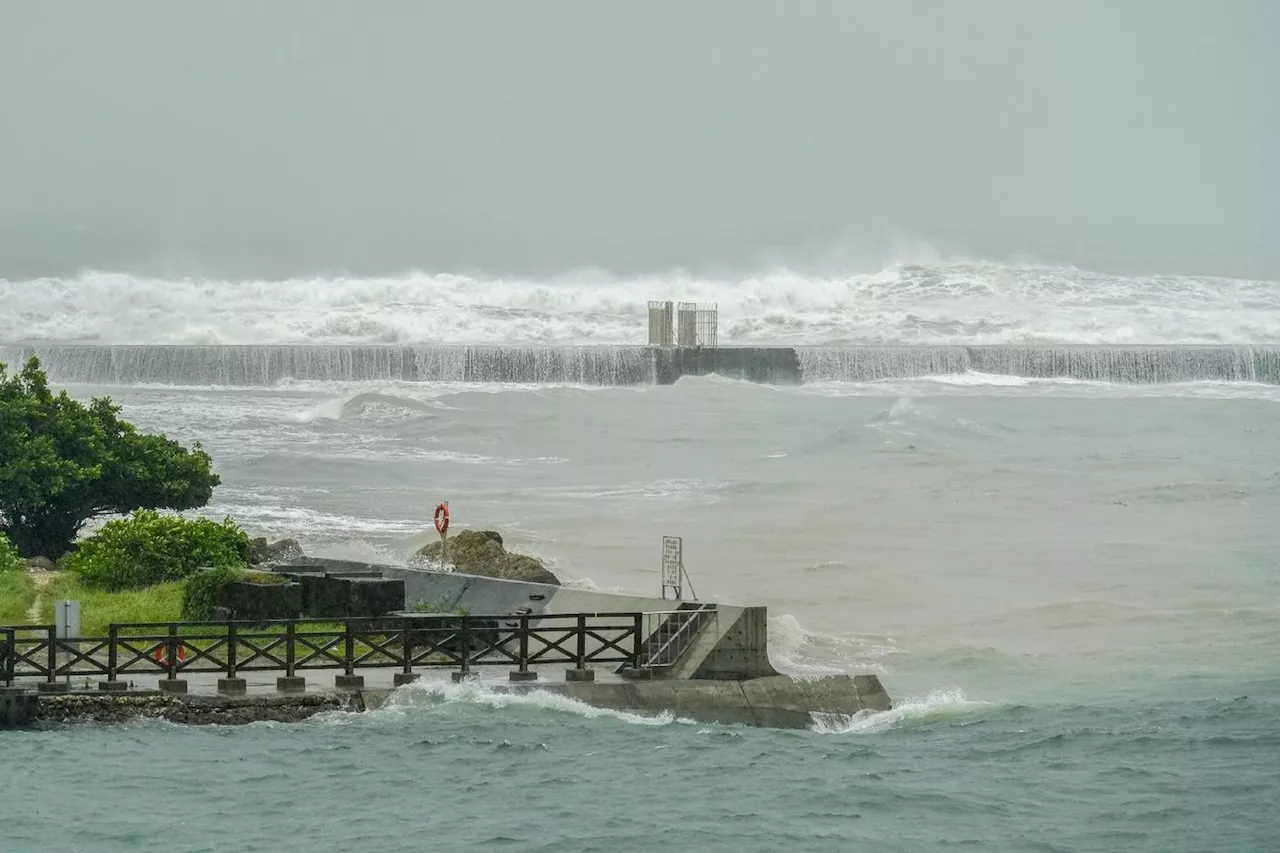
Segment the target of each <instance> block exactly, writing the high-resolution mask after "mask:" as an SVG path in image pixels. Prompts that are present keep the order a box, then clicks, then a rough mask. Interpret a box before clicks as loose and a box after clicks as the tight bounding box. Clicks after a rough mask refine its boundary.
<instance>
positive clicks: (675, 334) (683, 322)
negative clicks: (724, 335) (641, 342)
mask: <svg viewBox="0 0 1280 853" xmlns="http://www.w3.org/2000/svg"><path fill="white" fill-rule="evenodd" d="M719 322H720V310H719V306H718V305H717V304H716V303H714V302H680V303H676V302H662V301H652V302H650V303H649V346H651V347H670V346H677V347H694V348H697V347H714V346H716V333H717V327H718V325H719Z"/></svg>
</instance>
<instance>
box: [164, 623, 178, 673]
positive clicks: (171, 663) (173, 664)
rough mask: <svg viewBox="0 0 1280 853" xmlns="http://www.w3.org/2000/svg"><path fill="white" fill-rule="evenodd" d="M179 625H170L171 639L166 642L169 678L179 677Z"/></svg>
mask: <svg viewBox="0 0 1280 853" xmlns="http://www.w3.org/2000/svg"><path fill="white" fill-rule="evenodd" d="M177 639H178V624H177V623H176V622H170V623H169V639H167V640H165V654H164V656H165V660H166V661H167V662H168V667H169V678H171V679H173V678H177V677H178V643H177Z"/></svg>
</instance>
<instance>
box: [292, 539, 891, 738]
mask: <svg viewBox="0 0 1280 853" xmlns="http://www.w3.org/2000/svg"><path fill="white" fill-rule="evenodd" d="M305 561H306V562H307V563H311V564H318V565H321V566H324V567H325V568H326V569H327V570H330V571H370V570H372V571H378V572H381V573H382V574H383V575H384V576H385V577H389V578H395V579H398V580H402V581H403V582H404V585H405V597H406V603H407V604H408V605H409V606H410V607H413V606H414V605H417V606H418V607H423V608H425V609H429V610H431V611H434V612H440V613H454V612H458V611H460V610H461V611H466V612H468V613H472V614H485V615H498V614H510V613H515V612H517V611H518V610H525V611H527V612H529V613H530V614H532V615H556V614H568V613H610V612H643V613H648V614H656V613H661V612H664V611H668V612H669V611H672V610H675V609H676V608H677V607H678V606H679V605H680V604H681V603H682V602H678V601H671V600H663V599H661V598H650V597H645V596H631V595H617V594H614V593H605V592H595V591H591V590H579V589H569V588H565V587H559V586H551V585H547V584H538V583H526V582H521V581H508V580H499V579H495V578H486V577H478V576H475V575H465V574H459V573H454V572H437V571H429V570H426V569H420V568H409V567H403V566H384V565H376V564H369V563H359V562H353V561H349V560H333V559H325V558H311V557H308V558H305ZM713 606H714V608H715V609H714V612H713V613H711V614H710V615H709V618H707V619H705V620H704V621H703V622H702V623H701V627H700V630H699V631H698V633H697V635H696V637H694V638H693V639H692V641H691V642H690V643H689V644H688V645H687V646H686V647H685V648H684V649H683V651H682V652H681V653H680V655H679V657H678V659H677V660H675V661H674V663H673V665H672V666H671V667H670V669H669V671H666V672H664V673H662V674H661V675H659V676H655V677H653V678H652V679H645V680H639V681H637V680H632V679H626V680H619V679H618V678H617V676H612V674H609V675H610V676H611V677H606V678H603V679H599V680H593V681H585V682H584V681H571V680H568V679H567V675H568V674H569V673H565V674H564V675H562V674H561V673H560V672H559V671H557V670H555V669H551V670H549V671H548V672H546V673H544V675H545V677H544V678H541V679H539V681H538V682H537V684H536V689H539V690H546V691H550V692H555V693H559V694H562V695H565V696H569V697H571V698H573V699H577V700H579V701H582V702H585V703H586V704H589V705H595V706H598V707H604V708H612V709H616V710H624V711H635V712H639V713H646V714H658V713H663V712H670V713H673V714H676V715H677V716H682V717H687V718H690V719H694V720H698V721H700V722H715V723H728V724H740V725H762V726H774V727H781V728H804V727H807V726H809V725H811V724H812V723H813V721H814V719H815V715H823V714H831V715H852V714H855V713H858V712H860V711H883V710H888V709H889V708H890V707H891V701H890V699H889V695H888V693H887V692H886V691H885V689H884V687H883V685H881V683H880V680H879V679H878V678H877V677H876V676H874V675H869V674H861V675H834V676H827V677H824V678H819V679H796V678H792V677H791V676H788V675H785V674H780V673H779V672H778V671H777V670H776V669H775V668H774V666H773V664H772V662H771V661H770V660H769V648H768V646H769V631H768V611H767V609H766V608H765V607H759V606H741V605H733V604H722V603H716V604H715V605H713ZM494 689H498V690H523V689H530V687H529V686H528V685H522V684H512V685H498V686H496V687H494ZM366 693H368V695H369V696H371V697H372V698H370V699H369V701H370V702H373V703H375V704H376V703H378V702H380V701H382V698H379V697H380V696H381V694H379V693H378V692H377V691H373V692H370V691H366Z"/></svg>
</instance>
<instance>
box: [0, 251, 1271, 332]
mask: <svg viewBox="0 0 1280 853" xmlns="http://www.w3.org/2000/svg"><path fill="white" fill-rule="evenodd" d="M653 298H658V299H687V300H690V301H697V302H715V303H717V304H718V305H719V310H720V339H721V341H722V342H724V343H738V344H849V343H867V344H894V343H896V344H971V345H976V344H1027V345H1042V344H1054V343H1057V344H1143V343H1151V344H1158V343H1167V344H1215V343H1235V344H1249V343H1254V344H1265V343H1277V342H1280V286H1278V285H1277V283H1275V282H1266V281H1249V280H1236V279H1222V278H1207V277H1190V276H1146V277H1133V276H1128V277H1126V276H1109V275H1103V274H1100V273H1092V272H1086V271H1082V270H1078V269H1074V268H1070V267H1044V266H1011V265H1002V264H995V263H986V262H962V263H928V264H891V265H889V266H887V267H885V268H883V269H881V270H879V271H877V272H873V273H867V274H849V275H825V276H820V275H810V274H802V273H799V272H794V271H790V270H786V269H779V270H774V271H771V272H767V273H763V274H760V275H755V276H740V277H698V276H693V275H690V274H688V273H683V272H678V273H671V274H667V275H655V276H650V277H637V278H630V279H617V278H614V277H611V276H609V275H607V274H603V273H590V274H587V273H583V274H577V275H572V276H563V277H559V278H552V279H546V280H521V279H511V278H480V277H468V276H461V275H444V274H432V273H425V272H414V273H407V274H405V275H402V276H397V277H392V278H320V279H290V280H282V281H250V280H244V281H217V280H192V279H184V280H177V281H173V280H164V279H158V278H145V277H139V276H133V275H127V274H121V273H107V272H85V273H82V274H81V275H80V276H78V277H76V278H71V279H63V278H47V279H38V280H32V281H7V280H0V305H4V306H5V309H6V310H5V311H4V312H3V313H2V315H0V342H9V343H15V342H28V343H35V342H44V343H48V342H64V343H72V342H77V343H148V344H189V345H215V344H268V343H280V344H392V343H398V344H432V343H434V344H524V345H537V344H543V345H567V344H620V343H643V342H644V341H645V340H646V337H647V332H646V329H647V315H646V308H645V303H646V301H647V300H649V299H653Z"/></svg>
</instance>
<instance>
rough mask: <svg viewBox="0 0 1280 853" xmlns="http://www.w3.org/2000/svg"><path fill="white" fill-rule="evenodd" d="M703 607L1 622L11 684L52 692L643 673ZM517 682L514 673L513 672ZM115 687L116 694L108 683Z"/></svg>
mask: <svg viewBox="0 0 1280 853" xmlns="http://www.w3.org/2000/svg"><path fill="white" fill-rule="evenodd" d="M702 610H703V608H701V607H699V608H697V609H695V610H692V611H685V610H681V611H656V612H653V613H642V612H638V611H631V612H624V611H612V612H601V613H540V614H539V613H526V614H511V613H501V614H452V613H422V614H418V613H400V614H396V615H392V616H376V617H353V618H350V619H332V618H330V619H324V618H307V619H270V620H247V619H239V620H237V619H231V620H220V621H215V620H201V621H191V622H121V623H113V624H112V625H110V626H109V629H108V635H107V636H105V637H57V636H56V634H55V628H54V626H52V625H14V626H0V643H3V647H2V648H0V652H3V654H0V679H3V680H4V681H5V683H12V681H13V680H14V679H15V678H18V677H30V676H36V677H41V678H43V679H45V680H47V681H48V682H49V683H50V687H53V686H54V682H55V681H56V680H57V679H59V678H63V677H70V676H88V675H97V676H102V677H104V678H105V681H106V683H112V682H118V681H119V680H120V679H121V677H122V676H123V677H125V678H127V677H128V676H130V675H148V674H149V675H160V676H162V677H163V679H164V680H166V681H170V682H172V681H174V680H176V679H178V678H179V677H180V675H181V674H182V673H185V672H203V673H220V674H223V675H224V676H225V677H226V678H227V679H231V680H234V679H237V678H238V674H239V673H241V672H246V671H264V670H281V671H283V672H286V673H287V674H288V677H290V678H292V677H293V676H294V673H295V671H301V670H308V669H341V670H342V672H343V673H345V675H346V676H347V677H351V676H352V675H353V672H354V670H355V669H356V668H362V667H394V668H398V669H401V670H402V671H403V672H404V673H405V674H406V675H408V674H410V673H412V672H413V671H414V670H415V669H416V668H433V667H450V668H454V669H458V670H460V671H461V672H462V674H464V675H465V674H467V673H469V672H470V671H471V669H472V668H474V667H479V666H495V665H514V666H515V667H516V668H517V669H516V670H514V672H516V673H518V674H519V675H520V676H521V677H522V678H523V677H527V676H528V673H529V667H530V666H533V665H540V664H563V665H568V666H570V667H572V668H574V669H578V670H584V669H587V668H589V666H590V665H592V664H596V663H607V664H621V665H622V667H623V668H630V669H643V668H645V667H646V664H647V663H648V661H647V660H646V657H647V658H649V659H650V660H651V659H652V655H651V654H649V653H648V652H647V651H646V650H647V649H648V644H649V643H651V642H652V641H653V639H654V636H653V635H652V633H651V632H650V631H646V625H645V620H646V617H653V618H657V619H658V620H659V624H661V623H662V622H665V621H666V620H668V619H671V618H673V617H675V615H676V614H679V616H680V617H682V618H686V617H689V616H690V614H697V613H701V612H702ZM513 677H515V676H514V675H513ZM104 689H106V688H105V687H104Z"/></svg>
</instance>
